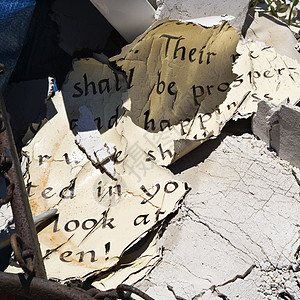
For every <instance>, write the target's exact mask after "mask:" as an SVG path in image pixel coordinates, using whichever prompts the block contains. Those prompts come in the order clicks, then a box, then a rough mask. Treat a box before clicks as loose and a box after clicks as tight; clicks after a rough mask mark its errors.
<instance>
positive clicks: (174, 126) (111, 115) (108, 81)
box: [62, 17, 300, 166]
mask: <svg viewBox="0 0 300 300" xmlns="http://www.w3.org/2000/svg"><path fill="white" fill-rule="evenodd" d="M212 20H213V21H214V22H215V24H216V25H215V26H211V27H207V22H208V21H209V22H212ZM199 24H206V27H205V26H203V25H199ZM111 62H112V63H114V64H117V66H118V67H119V68H121V70H123V71H124V72H125V74H126V80H125V79H124V76H123V74H122V72H120V71H119V70H118V72H117V71H116V69H113V68H112V67H109V66H107V65H105V64H102V63H100V62H98V61H96V60H94V59H85V60H79V61H76V62H75V63H74V65H73V68H74V70H73V72H71V73H70V74H69V76H68V80H67V81H66V83H65V85H64V87H63V90H62V92H63V96H64V101H65V104H66V110H67V114H68V118H69V122H70V124H71V128H74V127H75V126H76V120H77V119H78V110H77V109H76V108H77V107H79V106H80V105H83V104H84V105H86V106H87V107H88V108H89V109H90V110H91V111H92V112H93V114H94V117H95V122H96V124H97V127H98V129H100V132H101V133H103V134H104V135H107V134H111V133H107V132H106V131H107V130H108V129H110V128H112V127H113V126H116V130H117V131H118V130H119V129H120V128H121V126H122V125H120V126H117V125H118V123H119V121H118V120H119V119H118V118H120V116H121V115H123V116H124V117H123V118H122V122H125V123H126V125H124V126H123V127H124V129H122V130H124V131H126V135H130V136H131V138H132V139H134V140H136V144H137V145H138V146H136V147H138V148H141V149H142V150H143V151H144V152H145V153H146V154H147V158H146V159H147V160H153V161H155V163H156V164H158V165H162V166H167V165H169V164H170V163H172V162H174V161H175V160H176V159H178V158H180V157H182V156H183V155H185V154H186V153H187V152H189V151H191V150H192V149H194V148H195V147H197V146H198V145H199V144H201V143H203V142H204V141H206V140H207V139H209V138H213V137H216V136H218V135H219V134H220V132H221V130H222V128H223V127H224V125H225V124H226V122H228V121H229V120H230V119H231V118H233V117H234V118H238V117H248V116H250V115H251V114H252V113H253V112H255V111H256V109H257V101H259V100H260V99H267V100H268V101H270V102H272V103H274V104H279V103H281V102H282V101H283V99H286V98H287V97H289V98H290V100H291V103H294V102H295V101H296V99H297V95H299V92H300V91H299V82H300V81H299V65H298V63H297V62H296V61H294V60H292V59H290V58H287V57H284V56H280V55H278V54H277V53H276V52H275V50H274V49H272V48H270V47H268V46H266V45H263V44H259V43H255V42H246V41H240V37H239V35H238V34H237V33H236V30H235V29H234V28H233V27H231V26H230V25H229V23H228V22H226V21H224V20H222V18H220V17H219V18H217V17H209V18H203V19H198V20H197V24H196V23H191V22H181V21H160V22H158V23H157V24H154V25H153V26H152V27H151V28H150V29H149V30H148V31H147V32H146V33H144V34H143V35H141V36H140V37H139V38H137V39H136V40H135V41H134V42H133V43H132V44H130V45H128V46H126V47H125V48H124V49H123V51H122V53H121V54H120V55H119V56H117V57H114V58H112V59H111ZM108 103H109V104H108ZM104 111H106V112H107V113H106V114H104V113H103V112H104ZM137 127H138V128H137ZM118 134H121V132H120V131H119V133H118Z"/></svg>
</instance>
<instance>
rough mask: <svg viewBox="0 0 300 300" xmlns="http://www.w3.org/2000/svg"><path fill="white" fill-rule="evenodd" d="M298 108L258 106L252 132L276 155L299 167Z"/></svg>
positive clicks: (268, 104) (293, 106)
mask: <svg viewBox="0 0 300 300" xmlns="http://www.w3.org/2000/svg"><path fill="white" fill-rule="evenodd" d="M299 124H300V108H299V107H298V106H295V105H288V104H287V105H285V104H283V105H280V106H275V105H272V104H270V103H268V102H266V101H261V102H259V104H258V110H257V113H256V114H255V116H254V118H253V122H252V128H253V132H254V134H255V135H256V136H258V137H259V138H260V139H261V140H263V141H264V142H265V143H267V145H269V146H270V147H271V148H273V149H274V150H275V151H276V152H277V154H278V155H279V156H280V157H281V158H282V159H285V160H287V161H289V162H290V163H291V164H292V165H294V166H296V167H298V168H299V167H300V154H299V149H298V148H299V143H300V134H299V132H300V129H299Z"/></svg>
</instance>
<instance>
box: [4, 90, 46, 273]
mask: <svg viewBox="0 0 300 300" xmlns="http://www.w3.org/2000/svg"><path fill="white" fill-rule="evenodd" d="M0 127H1V130H0V153H1V155H2V156H1V157H2V163H3V162H5V161H7V162H11V167H10V168H8V170H3V171H4V177H5V179H6V181H7V192H8V196H9V200H10V202H11V208H12V211H13V218H14V222H15V225H16V232H17V234H18V235H19V239H18V240H19V241H20V240H21V241H22V249H21V250H22V251H24V250H31V253H32V258H30V257H29V258H27V259H26V264H29V265H30V264H31V263H30V260H32V265H33V273H34V275H35V276H36V277H39V278H47V277H46V271H45V267H44V264H43V259H42V255H41V250H40V246H39V242H38V238H37V233H36V229H35V226H34V223H33V218H32V213H31V209H30V205H29V201H28V197H27V193H26V190H25V185H24V180H23V177H22V172H21V167H20V163H19V159H18V155H17V150H16V147H15V143H14V138H13V134H12V131H11V127H10V123H9V120H8V116H7V112H6V107H5V103H4V99H3V97H2V95H1V94H0ZM6 198H7V197H6ZM4 200H7V199H4Z"/></svg>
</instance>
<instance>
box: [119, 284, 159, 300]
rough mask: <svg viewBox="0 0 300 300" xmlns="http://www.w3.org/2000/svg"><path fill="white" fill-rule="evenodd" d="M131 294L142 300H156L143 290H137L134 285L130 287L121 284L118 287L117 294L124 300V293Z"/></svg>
mask: <svg viewBox="0 0 300 300" xmlns="http://www.w3.org/2000/svg"><path fill="white" fill-rule="evenodd" d="M125 291H127V292H130V293H133V294H135V295H137V296H139V297H141V298H142V299H145V300H154V299H153V298H151V297H150V296H148V295H147V294H146V293H144V292H142V291H141V290H139V289H137V288H136V287H134V286H132V285H128V284H119V285H118V286H117V293H118V295H119V297H120V298H121V299H122V296H123V295H124V292H125Z"/></svg>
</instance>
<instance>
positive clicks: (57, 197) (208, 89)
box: [25, 18, 300, 297]
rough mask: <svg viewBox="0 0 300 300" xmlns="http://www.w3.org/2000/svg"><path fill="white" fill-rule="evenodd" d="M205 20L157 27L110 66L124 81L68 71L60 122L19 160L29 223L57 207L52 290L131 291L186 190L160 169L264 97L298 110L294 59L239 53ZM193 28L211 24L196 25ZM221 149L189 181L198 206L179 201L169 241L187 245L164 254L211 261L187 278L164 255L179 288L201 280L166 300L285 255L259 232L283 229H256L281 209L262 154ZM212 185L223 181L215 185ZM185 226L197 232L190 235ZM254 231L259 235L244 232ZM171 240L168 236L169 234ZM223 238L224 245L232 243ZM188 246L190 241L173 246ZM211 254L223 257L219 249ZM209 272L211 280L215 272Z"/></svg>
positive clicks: (259, 48)
mask: <svg viewBox="0 0 300 300" xmlns="http://www.w3.org/2000/svg"><path fill="white" fill-rule="evenodd" d="M211 20H212V19H211V18H210V19H209V21H210V22H211ZM213 20H215V19H213ZM207 21H208V19H206V20H202V21H201V20H197V21H195V20H194V23H191V22H180V21H165V22H159V23H157V24H155V25H153V27H152V28H150V29H149V30H148V31H147V32H146V33H145V34H143V35H142V36H140V37H139V38H138V39H137V40H136V41H135V42H134V43H133V44H132V45H129V46H128V47H127V48H126V49H124V51H123V53H122V54H121V56H119V57H115V58H113V59H111V60H110V61H111V64H115V65H117V66H118V67H119V68H121V71H120V70H118V71H117V69H115V68H113V67H112V66H109V65H106V64H103V63H100V62H98V61H96V60H94V59H83V60H79V61H76V62H74V70H73V71H72V72H70V74H69V76H68V78H67V80H66V82H65V85H64V87H63V90H62V92H63V100H62V99H61V96H60V95H56V97H55V98H54V102H55V105H56V110H57V115H55V116H54V117H53V118H52V119H49V120H48V121H47V123H46V124H45V125H44V126H43V127H42V129H41V130H40V131H39V132H38V133H37V135H36V136H35V137H34V139H33V140H32V142H31V143H30V144H29V145H28V146H27V147H26V148H25V150H26V151H27V152H28V168H29V173H28V174H29V175H30V177H27V178H26V180H27V183H28V187H29V188H31V191H32V195H31V199H30V200H31V205H32V209H33V212H34V213H35V214H37V213H38V212H43V211H47V210H48V209H49V208H51V207H56V206H57V207H58V209H59V218H58V219H57V221H56V222H55V223H54V224H52V225H51V226H50V227H48V228H47V229H45V230H44V231H43V232H41V234H40V240H41V244H42V251H43V253H44V254H45V264H46V268H47V272H48V273H49V274H50V276H51V277H53V278H58V279H59V280H60V281H61V282H70V281H72V280H73V279H79V280H85V279H87V278H89V277H90V276H91V275H97V276H98V279H101V281H100V282H99V283H96V285H99V286H102V287H103V286H104V287H105V288H109V287H115V286H116V285H117V283H119V282H121V281H124V280H127V279H129V281H130V282H135V281H137V280H139V279H140V278H141V277H143V276H144V274H145V272H144V271H145V270H147V269H149V268H151V267H152V266H153V265H154V264H155V263H156V262H157V259H158V256H157V252H156V250H155V243H156V238H157V230H158V229H159V228H160V226H161V225H162V222H163V220H164V219H165V217H166V216H168V215H170V214H171V213H172V212H174V211H176V209H177V208H178V204H179V203H180V201H181V200H182V198H183V197H184V196H185V195H186V192H187V191H188V187H187V186H186V185H185V184H184V183H183V182H181V181H176V180H173V178H172V175H171V174H170V173H169V172H168V171H167V170H165V169H162V168H160V167H159V166H160V165H164V166H166V165H169V164H170V163H172V162H173V161H175V160H176V159H179V158H180V157H182V156H184V155H185V154H186V153H187V152H189V151H191V150H192V149H193V148H195V147H196V146H197V145H199V144H200V143H202V142H204V141H206V140H207V139H209V138H211V137H216V136H218V135H219V134H220V132H221V129H222V128H223V126H224V125H225V124H226V122H227V121H229V120H230V119H231V118H232V117H237V118H239V117H241V116H242V117H247V116H248V115H250V114H252V113H253V112H254V111H256V107H257V102H258V100H259V99H261V98H266V99H269V100H270V101H272V103H276V104H278V103H280V102H281V101H282V99H283V97H284V96H286V95H288V96H289V97H290V99H291V102H292V103H294V102H295V101H296V99H297V95H298V94H299V89H300V87H299V78H298V77H299V72H298V69H299V65H298V64H297V63H296V61H295V60H292V59H290V58H287V57H282V56H280V55H278V54H277V53H276V52H275V50H274V49H271V48H270V47H266V46H265V45H260V44H257V43H247V42H245V41H242V42H240V41H239V35H238V34H237V33H236V31H235V30H234V29H233V28H232V27H231V26H230V25H229V23H228V22H226V21H225V20H222V18H219V19H218V20H217V23H216V24H215V25H214V26H212V27H210V26H207ZM195 22H196V23H195ZM201 22H206V23H204V24H206V25H203V26H200V25H199V24H201ZM180 30H181V31H180ZM175 34H176V35H175ZM178 34H180V36H178ZM195 36H199V39H195ZM228 40H230V41H231V42H228ZM225 44H226V45H227V48H226V49H224V45H225ZM236 47H237V48H236ZM236 50H237V52H236ZM196 56H197V57H196ZM233 62H234V66H233V67H232V63H233ZM187 64H188V67H187V68H186V65H187ZM182 70H185V71H182ZM122 71H123V72H122ZM125 73H126V75H127V78H126V76H124V74H125ZM201 74H202V75H201ZM204 75H205V76H204ZM145 78H146V80H145ZM225 80H226V81H225ZM145 82H146V83H145ZM63 101H64V104H65V107H66V112H65V108H64V105H63ZM80 110H81V111H80ZM80 113H81V116H80ZM85 117H86V118H85ZM183 117H184V118H186V117H189V118H188V119H183ZM83 121H84V122H83ZM94 122H96V125H97V129H98V130H96V125H95V124H94ZM82 124H83V125H84V126H82ZM155 124H156V126H155ZM82 129H84V130H82ZM86 129H88V131H85V130H86ZM71 130H73V132H72V131H71ZM146 130H148V131H146ZM74 134H75V135H77V144H76V141H75V137H74ZM99 141H100V142H99ZM226 141H229V144H230V143H232V144H231V145H227V146H226V143H225V144H222V147H223V148H222V151H223V152H224V154H225V153H227V154H228V153H229V154H230V153H234V155H229V154H228V155H226V156H224V157H222V155H220V157H221V158H220V157H218V154H214V155H216V156H217V157H216V162H217V163H216V164H215V165H214V164H213V162H212V161H210V160H208V161H207V162H206V164H205V165H204V164H203V165H202V166H200V167H199V168H200V171H199V174H196V175H197V176H198V175H199V177H197V176H195V174H193V176H191V173H189V176H188V177H189V181H191V182H192V184H193V185H194V191H195V192H194V194H193V195H194V197H191V198H187V201H186V202H185V203H184V205H183V208H182V210H181V212H180V213H179V218H181V219H179V221H178V219H177V221H178V224H177V225H178V227H179V226H180V230H181V231H180V232H178V231H176V229H174V235H175V236H176V239H178V240H179V241H180V243H181V244H180V245H179V246H178V245H177V244H176V243H173V242H174V241H172V245H171V248H172V249H174V251H175V256H177V255H178V256H179V257H185V252H184V251H185V249H186V248H192V250H191V251H192V255H198V256H199V253H200V254H201V255H200V257H201V258H202V257H204V258H205V257H208V262H207V261H205V262H203V266H202V267H201V268H198V266H197V265H195V264H194V263H193V261H194V259H190V260H189V261H188V262H187V263H186V262H185V263H184V265H183V264H180V263H178V259H177V258H176V259H174V258H172V257H171V262H168V260H164V259H165V258H166V259H167V257H168V255H169V254H170V253H169V252H168V251H167V252H165V254H164V255H163V262H162V265H163V264H165V265H169V266H171V267H174V272H172V270H169V271H170V273H173V275H174V276H175V275H176V274H177V275H178V276H179V275H180V273H182V272H183V270H185V271H186V272H187V274H188V275H190V274H192V277H195V278H197V280H198V285H197V284H194V283H193V281H192V280H189V279H187V280H186V281H185V282H180V283H178V284H177V283H176V280H177V279H174V280H173V281H172V282H171V283H168V286H167V288H168V295H170V294H169V292H170V291H171V292H172V293H175V294H178V293H179V294H180V293H182V290H184V293H186V295H185V296H187V297H190V296H192V295H194V296H195V295H198V294H196V292H197V290H199V289H203V288H204V289H207V288H212V286H213V284H215V285H216V289H215V292H216V293H217V288H219V287H221V286H223V285H227V283H229V282H231V281H236V279H241V277H246V276H248V274H249V273H251V272H252V270H253V269H254V267H253V266H254V265H255V266H256V267H257V268H258V267H259V265H260V263H261V264H262V263H263V262H264V260H267V261H269V260H271V261H276V260H277V258H278V257H277V250H278V251H279V252H280V253H281V252H282V253H283V252H284V254H285V255H286V257H287V256H288V254H289V253H285V252H286V251H285V249H282V248H281V245H280V242H279V239H278V238H273V237H272V241H274V243H275V244H276V251H275V252H274V253H275V254H274V253H272V251H270V249H269V248H272V247H273V246H274V245H271V246H270V241H267V245H266V246H265V247H263V246H261V244H262V243H263V242H265V239H264V236H260V235H259V234H258V233H260V230H261V229H264V230H265V232H266V234H271V235H274V234H275V233H274V232H276V230H273V227H272V226H276V225H277V224H275V225H274V224H273V223H271V225H270V226H269V224H268V223H267V222H266V221H265V220H264V222H262V223H260V222H259V218H258V217H257V215H259V217H261V218H264V217H265V216H264V215H263V216H261V213H263V212H264V210H266V212H265V213H266V215H267V216H268V217H269V218H271V219H272V217H273V215H272V214H271V216H270V215H269V213H270V211H269V203H271V204H272V205H275V210H276V209H278V207H277V206H276V202H277V201H279V200H278V198H276V197H275V196H276V195H273V193H272V192H274V189H275V187H274V186H273V185H274V183H272V182H271V181H268V178H265V177H264V180H265V181H266V182H267V183H268V186H269V187H270V188H269V189H266V188H265V187H264V186H263V185H262V184H263V183H264V182H262V181H261V180H259V179H258V177H259V176H260V175H261V173H262V174H264V175H266V174H265V173H264V171H265V169H264V167H262V164H260V162H261V161H258V162H256V161H255V159H256V158H255V157H256V156H257V155H258V154H257V152H255V151H254V150H253V151H254V152H253V153H252V152H251V151H250V150H249V149H248V148H249V147H248V146H245V144H247V142H249V144H250V146H252V148H255V145H256V144H255V143H256V142H255V141H254V140H253V139H252V138H251V137H249V136H243V138H242V140H237V141H238V142H237V144H236V141H231V140H230V139H229V140H226ZM239 143H240V144H241V145H239ZM243 147H244V148H243ZM240 148H241V149H242V150H241V149H240ZM240 150H241V151H240ZM245 153H247V154H245ZM249 153H250V154H251V153H252V156H251V155H250V158H249ZM254 153H255V154H254ZM98 154H99V155H100V156H98ZM243 155H244V156H247V160H243V158H244V157H243ZM235 156H236V157H235ZM236 158H239V159H240V160H241V161H242V162H243V163H241V162H240V161H237V160H236ZM107 160H108V161H109V164H106V161H107ZM227 160H228V161H227ZM232 161H233V163H232ZM266 161H267V159H266ZM29 163H30V164H29ZM108 166H109V167H108ZM201 167H203V169H201ZM239 168H240V169H239ZM191 171H193V172H195V169H191ZM248 171H249V172H250V173H247V172H248ZM267 171H270V170H269V169H267ZM271 171H272V170H271ZM280 171H281V172H282V173H283V174H284V175H286V174H285V173H284V172H283V170H281V169H280ZM286 171H287V172H288V171H289V169H288V168H287V169H286ZM187 173H188V172H187ZM252 173H254V174H252ZM257 173H259V174H257ZM107 174H110V175H109V176H107ZM224 174H226V176H225V177H226V179H224ZM289 175H291V174H290V173H289ZM292 175H293V174H292ZM293 176H294V175H293ZM214 177H216V178H217V179H221V181H220V182H219V181H218V180H216V181H212V180H211V179H212V178H214ZM266 177H268V176H266ZM58 178H59V179H60V180H59V181H58V180H57V179H58ZM241 178H242V179H241ZM292 178H295V177H292ZM289 179H290V177H289ZM196 180H197V181H201V183H198V182H196ZM223 180H224V182H225V183H224V182H223ZM247 180H248V181H249V182H248V181H247ZM212 182H213V183H212ZM279 184H281V185H282V187H281V189H284V188H286V185H288V184H286V185H285V182H284V183H282V182H280V183H278V182H277V183H276V186H278V185H279ZM223 188H224V189H223ZM293 188H294V187H293ZM124 189H125V192H124ZM245 190H246V191H248V192H247V193H246V192H245ZM173 192H174V193H173ZM263 192H264V193H267V196H268V195H269V196H270V197H271V198H272V197H273V196H274V199H273V198H272V199H271V198H270V199H271V200H270V199H269V198H268V197H267V196H266V195H265V194H264V193H263ZM288 192H289V193H291V194H293V195H292V196H290V195H288V196H287V200H286V201H289V203H290V202H292V201H291V199H290V198H293V197H296V195H297V194H296V192H295V191H294V190H292V192H291V191H290V189H288ZM206 193H207V194H206ZM170 194H172V195H170ZM245 194H247V196H245ZM241 195H242V196H241ZM251 195H254V196H253V197H252V196H251ZM169 196H170V197H169ZM199 196H201V203H199V202H197V201H198V199H199ZM248 196H249V197H248ZM257 199H259V201H258V200H257ZM124 200H126V201H124ZM269 200H270V201H269ZM249 203H250V204H249ZM274 203H275V204H274ZM139 204H140V205H139ZM293 204H294V203H293ZM144 205H145V206H144ZM70 207H72V213H73V214H74V215H72V216H70V215H69V212H70ZM145 207H147V209H145V210H146V211H145V210H143V208H145ZM295 209H296V208H295ZM124 212H126V214H125V213H124ZM214 213H216V215H214ZM148 217H149V218H148ZM209 217H210V218H209ZM186 220H188V221H189V222H191V223H184V222H185V221H186ZM245 220H246V221H245ZM249 220H250V221H251V222H250V221H249ZM272 222H273V219H272ZM274 222H275V221H274ZM283 223H285V225H286V226H289V227H291V232H293V236H291V232H290V233H289V238H290V239H294V237H295V234H294V231H292V229H294V228H293V227H292V226H291V225H290V223H289V222H283V221H282V224H283ZM189 224H192V225H193V226H195V229H194V228H193V229H192V231H193V232H194V231H195V235H193V234H192V235H191V234H190V225H189ZM237 224H238V225H237ZM253 224H255V226H253ZM140 225H143V226H140ZM251 226H252V227H253V231H251V230H250V232H249V233H248V231H247V230H248V227H251ZM280 226H281V225H280ZM280 226H279V228H281V227H280ZM115 228H117V229H116V230H115ZM171 228H172V227H171V226H170V227H169V228H168V231H167V234H168V233H169V234H172V229H171ZM112 230H114V234H112V233H111V231H112ZM228 232H229V233H231V232H232V236H230V237H228ZM185 235H186V236H187V239H189V238H190V237H193V240H184V239H183V240H180V239H181V238H182V236H185ZM49 236H51V239H50V241H49ZM250 236H251V237H250ZM249 237H250V238H249ZM145 239H146V240H147V247H146V249H145V248H144V249H143V251H144V252H142V253H141V252H139V251H138V250H137V249H136V248H137V245H139V243H140V242H143V243H144V242H145ZM95 240H97V241H98V243H97V245H95V243H94V241H95ZM199 240H201V241H203V245H201V246H203V247H202V248H199V247H198V243H199ZM254 240H255V242H253V241H254ZM183 244H184V246H182V245H183ZM290 244H291V243H290ZM187 245H192V246H191V247H189V246H187ZM215 245H218V249H214V246H215ZM177 246H178V247H177ZM289 246H290V245H289ZM184 247H185V248H184ZM274 247H275V246H274ZM165 248H166V249H167V250H168V247H165ZM212 249H213V250H216V251H212ZM269 252H270V253H269ZM99 253H100V254H99ZM266 253H267V254H266ZM192 255H191V256H192ZM198 256H197V257H198ZM211 259H212V261H211ZM220 259H221V260H223V261H220ZM278 259H279V258H278ZM214 262H216V263H217V264H215V265H214ZM232 262H233V263H232ZM289 262H290V261H289ZM129 264H130V265H131V266H130V267H129V266H128V265H129ZM174 264H175V265H176V264H178V265H179V267H180V268H179V269H176V268H175V266H174ZM222 264H223V265H222ZM125 265H126V266H128V268H124V266H125ZM78 266H80V268H78ZM198 269H201V270H200V273H199V270H198ZM215 269H218V270H219V272H216V273H213V271H214V270H215ZM224 269H225V270H224ZM158 270H159V268H158ZM155 272H156V270H154V271H153V273H151V274H152V275H151V276H153V274H154V275H155ZM237 273H238V274H242V275H236V274H237ZM194 274H196V275H194ZM243 274H245V275H243ZM193 279H194V278H193ZM164 280H165V279H164ZM165 282H166V281H165ZM151 289H152V291H154V290H155V293H157V294H160V293H161V291H158V290H156V289H155V288H154V289H153V288H152V287H151ZM194 292H195V293H194ZM162 293H165V291H163V292H162Z"/></svg>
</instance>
